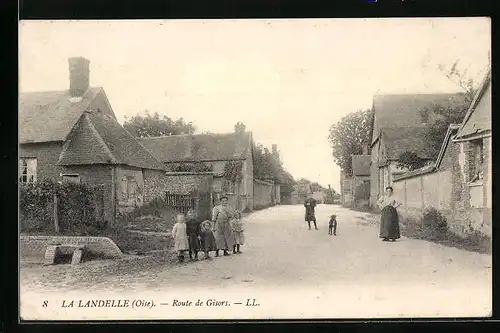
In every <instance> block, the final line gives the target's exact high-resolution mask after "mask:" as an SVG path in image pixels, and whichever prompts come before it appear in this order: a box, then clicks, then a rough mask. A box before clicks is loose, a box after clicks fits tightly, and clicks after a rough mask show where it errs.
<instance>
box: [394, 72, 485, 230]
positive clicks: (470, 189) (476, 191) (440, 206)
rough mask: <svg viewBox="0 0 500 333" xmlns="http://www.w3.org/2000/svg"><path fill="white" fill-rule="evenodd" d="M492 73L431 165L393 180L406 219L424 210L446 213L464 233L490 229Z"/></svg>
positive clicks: (451, 223)
mask: <svg viewBox="0 0 500 333" xmlns="http://www.w3.org/2000/svg"><path fill="white" fill-rule="evenodd" d="M491 176H492V162H491V72H488V74H487V75H486V77H485V79H484V80H483V82H482V84H481V86H480V88H479V90H478V91H477V93H476V96H475V97H474V99H473V101H472V102H471V104H470V106H469V109H468V111H467V114H466V116H465V117H464V119H463V121H462V124H460V125H450V126H449V128H448V131H447V133H446V136H445V138H444V141H443V144H442V147H441V151H440V153H439V156H438V158H437V160H436V162H435V163H434V164H433V165H430V166H427V167H424V168H421V169H418V170H414V171H412V172H408V173H405V174H403V175H401V176H399V177H397V178H396V179H395V180H394V190H395V194H396V196H398V197H399V199H400V200H401V201H402V202H403V207H402V210H401V215H403V216H402V217H403V218H413V219H418V218H419V217H421V216H422V213H423V212H424V210H425V208H428V207H434V208H436V209H437V210H439V211H440V212H441V214H443V215H444V217H445V218H446V220H447V225H448V227H449V229H450V230H451V231H452V232H454V233H456V234H458V235H461V236H466V235H468V234H471V233H475V232H479V233H482V234H484V235H487V236H490V237H491V232H492V225H491V223H492V215H491V202H492V187H491Z"/></svg>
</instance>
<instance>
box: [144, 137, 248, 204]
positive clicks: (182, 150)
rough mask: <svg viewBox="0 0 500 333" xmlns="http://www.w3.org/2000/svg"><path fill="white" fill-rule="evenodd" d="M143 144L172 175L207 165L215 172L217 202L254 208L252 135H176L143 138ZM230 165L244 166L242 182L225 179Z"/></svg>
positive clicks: (214, 186)
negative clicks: (227, 200) (224, 197)
mask: <svg viewBox="0 0 500 333" xmlns="http://www.w3.org/2000/svg"><path fill="white" fill-rule="evenodd" d="M139 140H140V142H141V144H142V145H143V146H144V147H145V148H146V149H147V150H148V151H149V152H151V154H152V155H153V156H155V157H156V159H157V160H159V161H161V162H162V163H163V164H164V166H165V167H166V169H167V170H168V171H169V172H176V171H179V170H180V169H179V168H180V167H187V168H189V167H190V166H193V167H194V166H195V165H196V166H203V167H204V168H207V170H210V171H211V172H213V175H214V178H213V184H212V192H213V197H214V201H215V202H217V200H218V199H219V198H220V197H221V196H222V195H227V196H228V197H231V198H230V200H231V201H232V202H233V204H234V205H235V206H236V207H238V208H239V209H241V210H245V209H249V210H252V209H253V199H254V178H253V156H252V133H251V132H235V133H227V134H197V135H172V136H163V137H150V138H141V139H139ZM228 163H234V164H240V165H241V176H242V177H241V180H240V181H239V182H236V183H233V182H230V181H228V180H227V179H226V178H225V177H224V173H225V169H226V166H227V165H228Z"/></svg>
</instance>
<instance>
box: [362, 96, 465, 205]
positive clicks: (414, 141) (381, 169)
mask: <svg viewBox="0 0 500 333" xmlns="http://www.w3.org/2000/svg"><path fill="white" fill-rule="evenodd" d="M464 98H465V96H464V94H461V93H454V94H417V95H409V94H402V95H376V96H374V98H373V106H372V109H373V112H374V117H373V123H372V133H371V141H370V142H371V144H370V155H371V164H370V206H372V207H373V208H376V201H377V199H378V198H379V196H380V194H382V193H383V192H384V189H385V188H386V187H387V186H392V184H393V180H394V177H397V176H398V175H401V174H403V173H405V172H407V171H408V170H406V169H405V168H400V167H399V166H398V163H397V160H398V158H399V156H400V154H402V153H404V152H413V153H415V154H416V155H417V156H418V157H419V158H421V159H422V160H423V161H424V163H427V164H429V165H430V164H432V163H434V161H435V157H434V156H430V155H429V153H428V152H427V149H426V146H425V140H423V135H424V133H425V131H426V128H427V127H428V126H429V125H430V124H432V123H433V122H435V121H436V120H438V119H439V117H440V116H439V115H437V114H435V113H434V112H433V111H432V109H433V108H434V107H448V106H453V105H455V104H456V103H461V102H463V100H464Z"/></svg>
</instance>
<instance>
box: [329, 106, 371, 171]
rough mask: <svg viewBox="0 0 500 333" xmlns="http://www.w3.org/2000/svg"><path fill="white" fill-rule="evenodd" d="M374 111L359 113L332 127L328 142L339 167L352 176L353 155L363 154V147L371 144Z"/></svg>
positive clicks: (348, 116) (352, 114)
mask: <svg viewBox="0 0 500 333" xmlns="http://www.w3.org/2000/svg"><path fill="white" fill-rule="evenodd" d="M372 119H373V111H372V110H365V111H357V112H354V113H351V114H348V115H347V116H345V117H343V118H342V119H340V121H339V122H338V123H336V124H334V125H332V126H331V127H330V133H329V135H328V141H329V142H330V145H331V147H332V155H333V159H334V161H335V162H336V163H337V165H338V166H339V167H340V168H341V169H343V170H345V171H346V172H347V174H348V175H351V174H352V164H351V163H352V159H351V155H358V154H362V153H363V145H367V144H369V141H370V131H371V126H372Z"/></svg>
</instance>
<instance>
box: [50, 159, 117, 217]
mask: <svg viewBox="0 0 500 333" xmlns="http://www.w3.org/2000/svg"><path fill="white" fill-rule="evenodd" d="M113 168H114V166H111V165H73V166H65V167H64V168H63V169H62V170H61V172H63V173H69V174H78V176H80V182H82V183H87V184H96V185H99V184H102V185H104V194H103V201H104V203H103V204H104V214H103V215H104V220H105V221H107V222H108V223H110V224H111V223H113V222H114V219H113V212H114V207H113V198H112V196H113V194H112V193H113V183H112V175H111V174H112V172H113ZM59 178H60V177H59Z"/></svg>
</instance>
